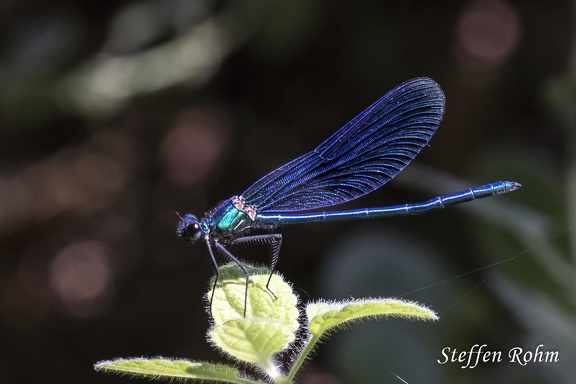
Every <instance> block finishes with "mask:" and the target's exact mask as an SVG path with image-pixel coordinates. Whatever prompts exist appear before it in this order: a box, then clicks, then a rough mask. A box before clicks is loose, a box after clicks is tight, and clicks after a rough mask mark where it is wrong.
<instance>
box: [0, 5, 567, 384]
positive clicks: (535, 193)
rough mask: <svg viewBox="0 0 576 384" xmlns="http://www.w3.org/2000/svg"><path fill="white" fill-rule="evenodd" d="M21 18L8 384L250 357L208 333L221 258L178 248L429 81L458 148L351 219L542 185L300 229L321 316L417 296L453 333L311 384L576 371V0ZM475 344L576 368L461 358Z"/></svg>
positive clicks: (447, 144) (8, 136)
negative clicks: (465, 364)
mask: <svg viewBox="0 0 576 384" xmlns="http://www.w3.org/2000/svg"><path fill="white" fill-rule="evenodd" d="M0 21H1V22H0V89H1V92H0V383H33V382H38V383H60V384H65V383H129V382H134V383H135V382H142V380H130V379H128V378H125V377H115V376H109V375H103V374H101V373H96V372H94V371H93V364H94V363H95V362H97V361H99V360H103V359H112V358H115V357H134V356H150V357H151V356H159V355H160V356H166V357H176V358H189V359H198V360H209V361H221V360H224V358H223V357H221V356H219V355H218V354H217V353H216V352H215V351H213V350H212V349H211V348H210V347H209V346H208V344H207V342H206V340H205V333H206V329H207V327H208V316H207V315H206V313H205V311H204V306H205V303H204V301H203V295H204V293H205V292H206V290H207V284H208V279H209V278H210V276H211V275H212V272H213V267H212V265H211V263H210V260H209V258H208V254H207V251H206V249H205V247H204V246H203V245H202V244H196V245H195V246H185V245H184V244H182V243H181V241H180V239H178V238H176V237H175V234H174V233H175V226H176V224H177V222H178V217H177V215H176V213H175V212H176V211H177V212H179V213H181V214H183V213H187V212H192V213H195V214H196V215H202V214H203V212H206V211H207V210H209V209H210V208H211V207H213V206H214V205H215V204H217V203H218V202H219V201H220V200H222V199H225V198H228V197H230V196H232V195H235V194H240V193H242V191H244V190H245V189H246V188H247V187H248V186H250V185H251V184H252V183H253V182H255V181H256V180H257V179H259V178H260V177H262V176H263V175H265V174H266V173H268V172H270V171H272V170H273V169H275V168H276V167H278V166H280V165H282V164H283V163H285V162H287V161H289V160H291V159H293V158H295V157H296V156H299V155H301V154H303V153H304V152H307V151H309V150H311V149H313V148H314V147H315V146H317V145H318V144H319V143H320V142H321V141H322V140H324V139H325V138H327V137H328V136H329V135H330V134H331V133H332V132H334V131H335V130H336V129H337V128H339V127H340V126H342V125H343V124H345V123H346V122H347V121H349V120H350V119H352V118H353V117H354V116H355V115H356V114H357V113H359V112H361V111H362V110H363V109H364V108H365V107H367V106H368V105H370V104H371V103H372V102H373V101H375V100H376V99H377V98H379V97H380V96H382V95H383V94H384V93H386V92H387V91H388V90H390V89H391V88H393V87H394V86H396V85H398V84H400V83H401V82H403V81H405V80H407V79H410V78H413V77H417V76H428V77H431V78H433V79H435V80H436V81H437V82H438V83H439V84H440V86H441V87H442V88H443V90H444V92H445V93H446V98H447V110H446V115H445V118H444V121H443V122H442V124H441V127H440V129H439V131H438V133H437V134H436V135H435V137H434V138H433V139H432V141H431V143H430V147H429V148H425V149H424V150H423V151H422V153H421V154H420V156H419V157H418V158H417V159H416V160H415V161H414V163H413V164H411V165H410V166H409V167H408V168H406V170H405V171H404V172H402V173H401V174H400V175H399V176H398V177H397V178H396V179H394V180H393V181H392V182H390V183H389V184H388V185H387V186H386V187H384V188H381V189H380V190H378V191H377V192H374V193H372V194H370V195H368V196H365V197H364V198H362V199H359V200H356V201H353V202H351V203H349V204H347V205H346V206H345V207H343V208H360V207H375V206H384V205H393V204H400V203H406V202H417V201H423V200H426V199H428V198H431V197H433V196H436V195H438V194H440V193H449V192H454V191H456V190H459V189H461V188H467V187H471V186H475V185H481V184H486V183H488V182H493V181H498V180H512V181H518V182H520V183H522V185H523V188H522V189H521V190H519V191H517V192H514V193H513V194H510V195H505V196H500V197H497V198H491V199H486V200H481V201H475V202H471V203H468V204H465V205H463V206H459V207H453V208H450V209H447V210H443V211H440V212H436V213H432V214H429V215H424V216H413V217H406V218H391V219H382V220H373V221H356V222H339V223H326V224H318V225H302V226H294V227H286V228H283V229H282V233H283V235H284V242H283V244H282V245H283V247H282V251H281V255H280V260H279V263H278V270H279V271H280V272H281V273H283V275H284V276H285V277H286V278H287V279H288V280H290V281H292V282H294V286H295V289H296V290H297V291H298V294H299V295H300V298H301V299H302V301H304V302H306V301H311V300H315V299H320V298H325V299H342V298H348V297H365V296H373V297H374V296H383V297H388V296H394V297H403V298H406V299H409V300H415V301H419V302H421V303H425V304H427V305H429V306H430V307H432V308H433V309H434V310H436V311H437V312H438V313H439V314H440V317H441V320H440V321H439V322H436V323H423V324H419V323H416V322H406V321H399V320H390V321H381V322H367V323H363V324H361V325H358V326H356V327H354V328H353V329H350V330H346V331H343V332H340V333H338V334H337V335H336V337H334V338H333V339H330V340H329V341H327V342H326V343H324V344H322V345H321V346H320V348H319V350H318V354H317V356H315V357H314V360H313V361H312V362H310V363H309V364H308V366H307V367H306V369H305V370H304V371H303V373H302V375H301V376H300V382H302V383H398V382H401V381H400V380H399V379H398V378H397V377H396V376H395V375H397V376H399V377H400V378H402V379H403V380H405V381H406V382H410V383H424V382H425V383H445V382H459V383H485V382H488V381H490V382H491V383H509V382H523V383H569V382H570V383H571V382H574V381H575V380H576V320H575V319H576V314H575V312H576V310H575V308H576V305H575V304H576V302H575V297H576V295H575V293H576V279H575V275H576V274H575V270H574V268H575V267H574V266H575V264H576V250H575V249H576V243H575V241H576V224H575V222H576V204H575V202H574V196H575V195H576V113H575V110H576V109H575V108H574V107H573V105H576V104H574V103H576V82H575V80H574V77H573V74H574V71H575V70H576V49H575V44H576V42H575V40H574V30H573V25H574V4H573V3H572V2H570V1H555V2H526V1H505V0H467V1H444V2H416V1H406V0H403V1H397V0H388V1H376V0H369V1H363V2H361V3H358V2H354V3H352V2H345V1H321V0H291V1H278V0H275V1H264V0H243V1H226V0H222V1H216V0H145V1H104V0H100V1H92V2H88V1H66V0H53V1H47V2H35V1H29V0H19V1H15V0H3V1H2V2H1V3H0ZM339 208H342V207H339ZM235 252H236V254H237V255H238V256H240V257H242V258H245V259H248V260H253V261H257V262H261V263H264V262H266V261H267V249H266V248H265V247H242V248H239V249H238V250H237V251H236V250H235ZM474 344H487V346H488V347H487V349H489V350H493V351H503V354H504V355H506V353H507V352H508V350H510V349H511V348H513V347H517V346H519V347H522V348H524V349H525V350H531V351H534V350H535V349H536V347H537V346H538V345H539V344H543V347H542V348H543V349H544V350H547V351H558V352H559V358H560V360H559V362H555V363H530V364H528V365H526V366H524V367H523V366H520V365H518V364H510V363H508V362H502V363H498V364H492V363H483V364H480V365H479V366H478V367H476V368H474V369H468V368H467V369H463V368H460V365H461V364H459V363H448V364H444V365H442V364H439V363H438V362H437V360H439V359H442V354H441V351H442V349H443V348H445V347H450V348H452V349H457V350H458V351H462V350H469V349H470V348H471V347H472V346H473V345H474Z"/></svg>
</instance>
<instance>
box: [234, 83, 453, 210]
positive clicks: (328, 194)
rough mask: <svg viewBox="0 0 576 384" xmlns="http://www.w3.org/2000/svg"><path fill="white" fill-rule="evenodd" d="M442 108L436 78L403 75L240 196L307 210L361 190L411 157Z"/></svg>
mask: <svg viewBox="0 0 576 384" xmlns="http://www.w3.org/2000/svg"><path fill="white" fill-rule="evenodd" d="M443 114H444V94H443V93H442V90H441V89H440V87H439V86H438V84H436V83H435V82H434V81H433V80H431V79H427V78H417V79H412V80H409V81H407V82H405V83H403V84H401V85H399V86H398V87H396V88H394V89H393V90H391V91H390V92H388V93H387V94H386V95H384V96H383V97H382V98H381V99H379V100H378V101H376V102H375V103H374V104H372V105H371V106H370V107H368V109H366V110H365V111H364V112H362V113H361V114H360V115H358V116H356V117H355V118H354V119H353V120H352V121H350V122H349V123H348V124H346V125H345V126H343V127H342V128H341V129H340V130H338V131H337V132H336V133H334V134H333V135H332V136H330V137H329V138H328V139H327V140H326V141H324V142H323V143H322V144H320V146H318V148H316V149H315V150H314V151H312V152H309V153H307V154H305V155H303V156H300V157H299V158H297V159H295V160H292V161H291V162H289V163H288V164H285V165H283V166H282V167H280V168H278V169H276V170H275V171H273V172H271V173H269V174H268V175H266V176H264V177H263V178H261V179H260V180H258V181H257V182H256V183H254V184H253V185H252V186H251V187H250V188H248V189H247V190H246V191H245V192H244V193H243V194H242V196H243V197H244V198H245V200H246V202H247V203H248V204H253V205H255V206H256V207H257V209H258V211H260V212H287V211H303V210H310V209H315V208H321V207H326V206H330V205H335V204H340V203H343V202H346V201H349V200H352V199H355V198H357V197H360V196H363V195H365V194H367V193H369V192H371V191H373V190H375V189H377V188H380V187H381V186H382V185H384V184H385V183H386V182H387V181H388V180H390V179H392V178H393V177H394V176H396V175H397V174H398V173H399V172H400V171H401V170H402V169H403V168H404V167H405V166H406V165H408V163H410V161H412V159H414V157H416V155H417V154H418V153H419V152H420V150H421V149H422V147H424V146H425V145H427V144H428V141H429V140H430V138H431V137H432V135H434V132H436V128H438V125H439V124H440V121H441V120H442V116H443Z"/></svg>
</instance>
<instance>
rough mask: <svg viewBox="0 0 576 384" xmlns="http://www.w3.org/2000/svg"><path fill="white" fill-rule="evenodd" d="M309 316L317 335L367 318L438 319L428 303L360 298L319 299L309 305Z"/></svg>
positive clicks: (312, 330) (312, 331)
mask: <svg viewBox="0 0 576 384" xmlns="http://www.w3.org/2000/svg"><path fill="white" fill-rule="evenodd" d="M306 315H307V316H308V321H309V323H308V329H309V331H310V332H311V333H312V334H313V335H317V336H319V335H321V334H322V333H325V332H327V331H329V330H331V329H334V328H340V327H343V326H345V325H346V323H349V322H352V321H358V320H361V319H363V318H367V319H377V318H381V317H400V318H408V319H415V320H438V315H436V313H435V312H434V311H433V310H431V309H430V308H428V307H426V306H423V305H421V304H418V303H416V302H412V301H407V300H400V299H392V298H386V299H384V298H375V299H357V300H347V301H341V302H329V301H317V302H313V303H309V304H308V305H307V306H306Z"/></svg>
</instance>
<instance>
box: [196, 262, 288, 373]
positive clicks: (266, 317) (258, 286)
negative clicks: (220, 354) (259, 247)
mask: <svg viewBox="0 0 576 384" xmlns="http://www.w3.org/2000/svg"><path fill="white" fill-rule="evenodd" d="M248 268H249V272H250V277H249V284H248V300H247V302H246V303H245V296H244V295H245V287H246V275H245V274H244V272H243V271H242V270H241V269H240V268H238V266H237V265H235V264H233V263H230V264H227V265H224V266H222V267H221V268H220V269H219V270H218V272H219V274H220V277H219V279H218V283H217V284H216V288H215V289H216V291H215V293H214V299H213V301H212V318H213V320H214V324H213V326H212V328H211V329H210V330H209V332H208V336H209V339H210V341H211V342H213V343H214V345H216V346H217V347H218V348H220V349H221V350H222V351H224V352H226V353H227V354H229V355H230V356H232V357H234V358H236V359H238V360H240V361H244V362H249V363H256V364H258V365H260V367H261V368H262V369H263V370H264V371H266V372H267V373H269V374H270V375H272V376H274V375H276V367H275V364H274V362H273V360H272V356H273V355H274V354H276V353H278V352H281V351H283V350H285V349H286V348H287V347H288V346H289V344H290V343H292V342H293V341H294V339H295V333H296V331H297V330H298V327H299V323H298V317H299V311H298V308H297V307H296V305H297V303H298V298H297V297H296V295H295V294H294V293H293V292H292V287H291V286H290V285H289V284H287V283H286V282H285V281H284V280H283V279H282V277H281V276H279V275H277V274H274V275H272V278H271V279H270V284H269V288H270V290H269V289H268V288H266V284H267V283H268V279H269V278H270V271H269V270H268V269H266V268H256V267H251V266H248ZM207 296H208V297H211V296H212V293H211V292H209V293H208V295H207ZM274 296H276V298H275V297H274ZM244 305H246V317H244Z"/></svg>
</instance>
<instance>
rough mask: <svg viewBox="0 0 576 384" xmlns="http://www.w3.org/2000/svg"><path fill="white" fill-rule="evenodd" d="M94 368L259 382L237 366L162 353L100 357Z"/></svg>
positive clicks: (142, 374)
mask: <svg viewBox="0 0 576 384" xmlns="http://www.w3.org/2000/svg"><path fill="white" fill-rule="evenodd" d="M94 369H95V370H96V371H103V372H106V373H115V374H120V375H128V376H130V377H132V378H138V377H141V378H150V379H169V380H173V379H177V380H178V379H181V380H189V379H196V380H202V381H216V382H228V383H238V384H256V383H259V382H258V381H255V380H252V379H249V378H246V377H241V376H240V372H239V371H238V369H237V368H235V367H232V366H229V365H224V364H212V363H207V362H202V361H190V360H184V359H169V358H165V357H157V358H150V359H148V358H127V359H123V358H120V359H114V360H104V361H100V362H98V363H96V364H94Z"/></svg>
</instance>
